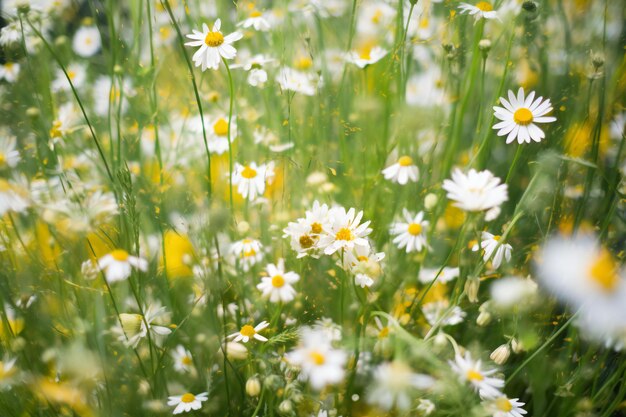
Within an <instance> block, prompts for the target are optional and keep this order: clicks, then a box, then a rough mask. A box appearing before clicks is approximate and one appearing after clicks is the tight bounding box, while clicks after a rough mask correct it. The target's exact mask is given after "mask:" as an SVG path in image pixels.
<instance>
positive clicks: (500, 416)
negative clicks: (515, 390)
mask: <svg viewBox="0 0 626 417" xmlns="http://www.w3.org/2000/svg"><path fill="white" fill-rule="evenodd" d="M518 400H519V398H508V397H507V396H506V395H503V396H498V397H496V398H490V399H484V400H483V405H484V406H485V408H486V409H487V410H488V411H489V413H491V415H492V416H493V417H522V416H523V415H524V414H526V413H527V411H526V410H524V409H523V408H522V406H523V405H524V404H525V403H523V402H520V401H518Z"/></svg>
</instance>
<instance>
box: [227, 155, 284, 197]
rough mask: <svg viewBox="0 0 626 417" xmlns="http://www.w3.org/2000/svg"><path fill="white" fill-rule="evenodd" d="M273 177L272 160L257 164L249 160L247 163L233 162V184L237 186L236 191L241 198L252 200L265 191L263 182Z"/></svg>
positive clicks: (269, 180)
mask: <svg viewBox="0 0 626 417" xmlns="http://www.w3.org/2000/svg"><path fill="white" fill-rule="evenodd" d="M273 179H274V162H268V163H267V164H260V165H257V164H256V163H254V162H251V163H250V164H249V165H241V164H239V163H235V172H234V173H233V185H236V186H237V192H238V193H239V194H241V195H242V197H243V198H247V199H248V200H250V201H252V200H254V199H255V198H256V197H257V196H262V195H263V193H264V192H265V183H266V181H267V182H271V181H272V180H273Z"/></svg>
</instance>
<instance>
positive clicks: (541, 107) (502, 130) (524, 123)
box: [493, 87, 556, 144]
mask: <svg viewBox="0 0 626 417" xmlns="http://www.w3.org/2000/svg"><path fill="white" fill-rule="evenodd" d="M508 96H509V100H508V101H507V100H506V99H505V98H504V97H500V103H501V104H502V106H504V107H499V106H494V107H493V110H494V116H495V117H497V118H498V119H500V120H502V121H501V122H499V123H496V124H495V125H494V126H493V128H494V129H499V130H498V136H505V135H506V143H511V142H513V141H514V140H516V139H517V143H519V144H522V143H530V142H531V140H533V141H535V142H541V140H542V139H544V138H545V137H546V134H545V133H544V132H543V130H541V129H540V128H539V127H538V126H537V125H536V123H551V122H554V121H556V117H552V116H546V114H548V113H550V112H551V111H552V104H551V103H550V99H546V100H543V97H538V98H537V99H535V92H534V91H532V92H531V93H530V94H529V95H528V97H525V95H524V89H523V88H521V87H520V89H519V90H518V92H517V97H516V96H515V94H513V91H511V90H509V94H508Z"/></svg>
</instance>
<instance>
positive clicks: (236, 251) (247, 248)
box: [229, 238, 263, 271]
mask: <svg viewBox="0 0 626 417" xmlns="http://www.w3.org/2000/svg"><path fill="white" fill-rule="evenodd" d="M262 249H263V245H262V244H261V242H259V241H258V240H256V239H251V238H245V239H242V240H239V241H237V242H233V243H232V245H231V246H230V249H229V251H230V253H231V254H233V255H235V257H236V258H237V259H238V260H239V263H240V265H241V268H242V269H243V270H244V271H248V270H250V268H251V267H252V266H253V265H255V264H256V263H258V262H260V261H261V259H263V252H262Z"/></svg>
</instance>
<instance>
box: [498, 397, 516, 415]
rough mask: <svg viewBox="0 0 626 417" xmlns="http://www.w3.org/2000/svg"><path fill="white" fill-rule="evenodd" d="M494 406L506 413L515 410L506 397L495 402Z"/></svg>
mask: <svg viewBox="0 0 626 417" xmlns="http://www.w3.org/2000/svg"><path fill="white" fill-rule="evenodd" d="M494 404H495V405H496V407H497V408H498V410H501V411H504V412H506V413H508V412H509V411H511V410H512V409H513V406H512V405H511V402H510V401H509V399H508V398H506V397H500V398H498V399H496V400H495V401H494Z"/></svg>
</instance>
